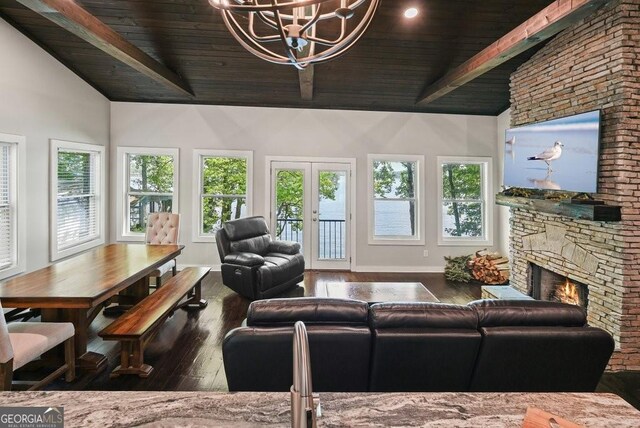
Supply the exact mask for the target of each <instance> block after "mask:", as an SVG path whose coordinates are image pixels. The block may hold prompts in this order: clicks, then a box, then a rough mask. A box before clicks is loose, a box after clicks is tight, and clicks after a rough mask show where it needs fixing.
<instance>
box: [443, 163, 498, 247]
mask: <svg viewBox="0 0 640 428" xmlns="http://www.w3.org/2000/svg"><path fill="white" fill-rule="evenodd" d="M447 163H457V164H479V165H480V174H481V179H482V181H483V183H482V184H483V185H482V187H481V192H482V193H481V200H482V203H483V205H484V209H483V213H484V218H483V222H482V230H483V231H484V236H478V237H468V236H444V235H443V233H442V224H443V219H442V203H443V199H444V191H443V188H442V165H444V164H447ZM437 171H438V172H437V176H438V245H440V246H477V245H488V246H491V245H493V199H494V196H493V159H492V158H489V157H476V156H438V166H437Z"/></svg>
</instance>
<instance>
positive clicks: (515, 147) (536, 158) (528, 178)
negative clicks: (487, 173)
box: [504, 111, 600, 193]
mask: <svg viewBox="0 0 640 428" xmlns="http://www.w3.org/2000/svg"><path fill="white" fill-rule="evenodd" d="M599 141H600V112H599V111H592V112H588V113H582V114H578V115H575V116H569V117H565V118H562V119H554V120H549V121H546V122H541V123H537V124H533V125H526V126H521V127H518V128H512V129H509V130H507V132H506V133H505V143H504V146H505V147H504V185H505V186H506V187H524V188H532V189H542V190H563V191H569V192H585V193H595V192H597V188H598V153H599Z"/></svg>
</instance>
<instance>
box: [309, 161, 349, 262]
mask: <svg viewBox="0 0 640 428" xmlns="http://www.w3.org/2000/svg"><path fill="white" fill-rule="evenodd" d="M318 175H319V176H318V183H319V187H320V188H319V189H318V208H319V212H318V217H317V218H318V222H317V223H318V243H317V245H318V259H320V260H344V259H345V254H346V253H345V249H346V240H347V234H346V223H347V199H346V193H347V173H346V171H318ZM314 216H315V214H314Z"/></svg>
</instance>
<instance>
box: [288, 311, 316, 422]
mask: <svg viewBox="0 0 640 428" xmlns="http://www.w3.org/2000/svg"><path fill="white" fill-rule="evenodd" d="M291 426H292V427H293V428H315V427H316V413H315V409H314V403H313V387H312V384H311V359H310V357H309V338H308V336H307V328H306V327H305V325H304V323H303V322H302V321H297V322H296V323H295V325H294V332H293V385H292V386H291Z"/></svg>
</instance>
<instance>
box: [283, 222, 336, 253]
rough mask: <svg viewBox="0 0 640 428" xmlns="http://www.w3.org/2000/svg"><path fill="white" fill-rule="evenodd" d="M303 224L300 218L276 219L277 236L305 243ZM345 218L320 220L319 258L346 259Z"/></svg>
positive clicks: (285, 239)
mask: <svg viewBox="0 0 640 428" xmlns="http://www.w3.org/2000/svg"><path fill="white" fill-rule="evenodd" d="M302 228H303V224H302V219H299V218H279V219H277V221H276V236H277V238H278V239H281V240H284V241H294V242H299V243H300V245H302V244H303V239H302V237H303V230H302ZM345 233H346V221H345V220H329V219H327V220H322V219H321V220H318V241H319V242H318V245H319V252H318V258H319V259H330V260H339V259H344V257H345V256H344V255H345V241H346V239H345V238H346V234H345Z"/></svg>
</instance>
